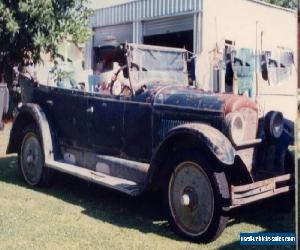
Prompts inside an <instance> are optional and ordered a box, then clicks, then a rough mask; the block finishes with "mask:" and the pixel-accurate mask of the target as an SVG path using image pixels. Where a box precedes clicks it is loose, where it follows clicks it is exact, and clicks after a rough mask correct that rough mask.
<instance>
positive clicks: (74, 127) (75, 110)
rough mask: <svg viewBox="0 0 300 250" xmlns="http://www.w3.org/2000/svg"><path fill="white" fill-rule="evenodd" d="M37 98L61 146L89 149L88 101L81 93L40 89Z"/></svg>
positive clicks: (59, 89)
mask: <svg viewBox="0 0 300 250" xmlns="http://www.w3.org/2000/svg"><path fill="white" fill-rule="evenodd" d="M36 98H38V103H41V105H42V106H43V108H44V109H45V111H46V114H47V115H48V116H51V121H52V122H53V126H54V128H55V130H56V132H57V134H58V137H59V141H60V143H61V144H64V145H66V146H70V147H79V148H86V147H88V140H87V138H88V130H87V121H86V116H87V112H86V110H87V100H88V97H87V96H86V95H85V94H84V93H83V92H80V91H74V90H69V89H61V88H44V89H43V88H40V89H39V90H37V93H36Z"/></svg>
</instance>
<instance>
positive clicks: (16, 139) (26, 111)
mask: <svg viewBox="0 0 300 250" xmlns="http://www.w3.org/2000/svg"><path fill="white" fill-rule="evenodd" d="M30 124H35V125H36V126H37V127H38V129H39V132H40V135H41V140H42V144H43V149H44V154H45V161H46V162H47V161H49V160H53V159H54V152H53V139H52V136H51V130H50V126H49V122H48V119H47V117H46V115H45V113H44V112H43V110H42V108H41V107H40V106H39V105H37V104H32V103H27V104H24V105H23V106H22V107H21V109H20V112H19V114H18V115H17V117H16V119H15V121H14V123H13V126H12V129H11V132H10V138H9V143H8V147H7V150H6V153H7V154H11V153H18V151H19V147H20V145H21V143H22V139H23V138H22V137H23V133H22V132H23V129H24V128H25V127H26V126H29V125H30Z"/></svg>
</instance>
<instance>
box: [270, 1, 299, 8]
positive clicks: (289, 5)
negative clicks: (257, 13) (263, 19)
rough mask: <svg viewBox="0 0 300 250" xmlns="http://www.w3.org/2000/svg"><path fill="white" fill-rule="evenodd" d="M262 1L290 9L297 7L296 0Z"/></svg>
mask: <svg viewBox="0 0 300 250" xmlns="http://www.w3.org/2000/svg"><path fill="white" fill-rule="evenodd" d="M264 1H265V2H267V3H271V4H276V5H279V6H281V7H285V8H290V9H295V8H297V0H264Z"/></svg>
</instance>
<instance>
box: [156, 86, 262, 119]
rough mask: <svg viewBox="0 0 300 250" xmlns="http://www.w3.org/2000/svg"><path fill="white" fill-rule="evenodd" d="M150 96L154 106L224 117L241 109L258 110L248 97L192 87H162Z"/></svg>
mask: <svg viewBox="0 0 300 250" xmlns="http://www.w3.org/2000/svg"><path fill="white" fill-rule="evenodd" d="M152 94H153V95H152V96H153V97H154V99H153V104H154V105H155V106H160V105H163V106H170V107H174V108H175V107H178V108H184V109H186V108H188V109H197V110H202V111H211V112H222V113H224V114H225V115H226V114H228V113H230V112H234V111H237V110H239V109H241V108H250V109H253V110H256V111H257V109H258V108H257V105H256V104H255V103H254V102H253V101H251V100H250V99H249V98H248V97H245V96H238V95H233V94H222V93H213V92H206V91H203V90H199V89H195V88H192V87H182V86H174V85H172V86H164V87H160V88H158V89H156V90H155V93H152Z"/></svg>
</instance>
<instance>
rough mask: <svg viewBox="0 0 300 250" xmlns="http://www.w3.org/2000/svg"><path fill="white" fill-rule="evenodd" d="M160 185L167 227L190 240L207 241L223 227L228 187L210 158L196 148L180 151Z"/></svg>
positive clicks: (215, 235) (224, 177)
mask: <svg viewBox="0 0 300 250" xmlns="http://www.w3.org/2000/svg"><path fill="white" fill-rule="evenodd" d="M171 169H172V171H170V173H169V176H168V181H166V183H165V185H164V208H165V212H166V215H167V218H168V221H169V224H170V226H171V228H172V229H173V230H174V232H175V233H177V234H178V235H180V236H182V237H184V238H186V239H188V240H192V241H198V242H199V241H200V242H210V241H213V240H215V239H216V238H217V237H218V236H219V235H220V234H221V233H222V232H223V230H224V229H225V227H226V224H227V220H228V216H227V212H228V210H229V204H230V198H229V197H230V196H229V188H228V183H227V180H226V176H225V174H224V172H219V171H216V170H215V169H216V163H215V161H214V160H212V159H209V158H207V157H204V156H203V155H199V152H187V153H185V152H184V153H180V155H179V157H177V159H176V160H175V162H174V165H173V167H172V168H171Z"/></svg>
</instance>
